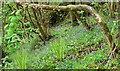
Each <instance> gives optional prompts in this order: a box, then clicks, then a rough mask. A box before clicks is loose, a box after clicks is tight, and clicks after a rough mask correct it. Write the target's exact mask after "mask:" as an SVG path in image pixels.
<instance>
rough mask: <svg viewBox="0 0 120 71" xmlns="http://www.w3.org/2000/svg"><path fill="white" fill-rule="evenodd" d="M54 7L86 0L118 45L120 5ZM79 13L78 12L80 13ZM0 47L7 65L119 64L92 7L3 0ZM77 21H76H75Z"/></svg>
mask: <svg viewBox="0 0 120 71" xmlns="http://www.w3.org/2000/svg"><path fill="white" fill-rule="evenodd" d="M32 3H34V4H46V5H52V6H67V5H70V4H73V5H78V4H87V5H89V6H91V7H93V8H94V9H95V10H96V11H97V12H98V13H99V14H100V16H101V17H102V18H103V19H104V21H105V23H106V24H107V27H108V28H109V30H110V34H111V35H112V36H113V39H114V41H113V42H114V43H115V44H116V47H117V48H119V46H120V45H119V42H118V40H119V36H118V30H117V29H118V26H119V24H118V22H119V21H120V20H119V19H118V15H119V13H120V12H118V6H119V3H107V2H106V3H105V2H103V3H102V2H87V3H82V2H80V3H79V2H76V3H75V2H63V3H62V2H60V3H58V2H51V3H38V2H32ZM75 15H77V16H78V17H75ZM0 18H1V23H0V29H1V32H0V35H1V36H0V46H2V61H1V62H2V65H1V66H0V67H1V68H4V69H29V68H34V69H38V68H39V69H41V68H43V69H46V68H55V69H61V68H62V69H68V68H70V69H71V68H72V69H93V68H94V69H99V68H100V69H117V68H118V67H119V66H120V62H119V61H120V59H119V50H118V53H116V52H115V57H111V56H110V55H109V52H110V50H111V47H110V46H109V45H108V43H107V41H106V37H105V34H104V32H103V31H102V29H101V27H100V26H99V25H98V22H97V21H96V20H95V17H94V16H92V15H91V14H90V13H89V12H87V11H83V10H81V11H77V12H75V13H74V12H69V11H54V10H44V9H35V8H26V7H24V6H22V4H21V3H15V2H4V3H3V2H2V14H1V16H0ZM71 20H72V21H71Z"/></svg>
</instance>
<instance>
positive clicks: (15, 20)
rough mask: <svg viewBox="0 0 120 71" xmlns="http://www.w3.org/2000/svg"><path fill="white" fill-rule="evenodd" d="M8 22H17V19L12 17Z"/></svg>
mask: <svg viewBox="0 0 120 71" xmlns="http://www.w3.org/2000/svg"><path fill="white" fill-rule="evenodd" d="M10 21H11V22H18V19H17V17H16V16H12V17H11V20H10Z"/></svg>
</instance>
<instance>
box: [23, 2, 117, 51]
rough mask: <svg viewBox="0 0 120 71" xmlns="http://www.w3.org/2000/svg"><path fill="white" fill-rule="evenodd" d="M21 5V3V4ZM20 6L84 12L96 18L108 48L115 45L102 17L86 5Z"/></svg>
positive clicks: (25, 4)
mask: <svg viewBox="0 0 120 71" xmlns="http://www.w3.org/2000/svg"><path fill="white" fill-rule="evenodd" d="M21 4H22V3H21ZM22 6H24V7H28V8H35V9H38V8H39V9H45V10H57V11H60V10H62V11H69V12H71V11H79V10H84V11H88V12H90V13H91V14H92V15H93V16H95V17H96V20H97V22H98V24H99V25H100V27H101V28H102V30H103V32H104V34H105V35H106V39H107V42H108V44H109V46H110V47H111V48H112V49H114V48H115V43H114V41H113V37H112V35H111V34H110V30H109V28H108V27H107V25H106V23H105V22H104V20H103V19H102V17H101V16H100V15H99V14H98V13H97V12H96V11H95V9H94V8H92V7H91V6H88V5H81V4H80V5H67V6H51V5H41V4H29V3H23V4H22Z"/></svg>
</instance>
